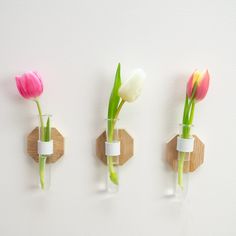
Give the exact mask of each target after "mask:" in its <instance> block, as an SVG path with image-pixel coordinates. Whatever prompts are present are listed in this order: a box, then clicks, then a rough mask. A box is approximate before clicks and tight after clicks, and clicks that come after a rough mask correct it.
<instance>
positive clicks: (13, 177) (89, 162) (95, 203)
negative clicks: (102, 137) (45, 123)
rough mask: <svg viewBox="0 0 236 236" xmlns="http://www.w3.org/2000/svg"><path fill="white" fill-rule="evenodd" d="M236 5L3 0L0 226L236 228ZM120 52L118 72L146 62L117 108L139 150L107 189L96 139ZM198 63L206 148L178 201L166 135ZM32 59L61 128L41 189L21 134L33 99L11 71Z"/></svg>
mask: <svg viewBox="0 0 236 236" xmlns="http://www.w3.org/2000/svg"><path fill="white" fill-rule="evenodd" d="M235 13H236V2H235V1H234V0H215V1H211V0H209V1H204V0H198V1H194V0H191V1H190V0H185V1H184V0H180V1H170V0H165V1H156V0H150V1H144V0H130V1H127V0H126V1H125V0H120V1H113V0H101V1H91V0H90V1H88V0H87V1H85V0H84V1H82V0H80V1H78V0H71V1H62V0H59V1H56V0H52V1H46V0H41V1H35V0H18V1H17V0H1V1H0V30H1V34H0V68H1V69H0V90H1V91H0V108H1V111H0V130H1V132H0V142H1V170H0V235H1V236H13V235H22V236H23V235H24V236H28V235H29V236H31V235H34V236H42V235H44V236H51V235H57V236H64V235H70V236H75V235H77V236H78V235H79V236H95V235H99V236H100V235H101V236H110V235H112V236H145V235H148V236H156V235H167V236H170V235H176V236H177V235H178V236H180V235H181V236H199V235H201V236H203V235H204V236H222V235H226V236H233V235H236V227H235V218H236V190H235V189H236V188H235V185H236V171H235V166H236V157H235V151H234V149H233V148H234V147H235V138H234V137H235V131H236V128H235V121H236V108H235V107H236V106H235V98H236V97H235V96H236V95H235V87H236V82H235V81H236V80H235V74H236V63H235V55H236V46H235V42H236V31H235V27H236V15H235ZM118 62H121V64H122V75H123V78H125V77H126V75H127V74H129V73H130V71H131V70H132V69H134V68H136V67H142V68H143V69H144V70H145V71H146V73H147V82H146V86H145V89H144V93H143V94H142V97H141V98H140V99H139V100H138V101H137V102H136V103H135V104H131V105H126V106H125V107H124V109H123V111H122V113H121V116H120V118H121V122H120V125H121V126H123V127H125V128H126V129H127V130H128V131H129V132H130V134H132V136H133V137H134V139H135V156H134V158H133V159H132V160H130V161H129V163H128V164H127V165H125V166H124V167H122V168H121V187H120V192H119V193H118V194H117V196H115V197H108V196H107V195H106V194H105V193H104V192H103V191H102V188H101V186H102V184H103V182H104V175H105V167H104V166H103V165H102V164H101V163H100V162H99V161H98V160H97V159H96V158H95V155H94V153H95V139H96V137H97V136H98V135H99V134H100V132H101V131H102V130H103V128H104V125H105V124H104V121H103V119H104V118H105V117H106V110H107V102H108V98H109V93H110V90H111V86H112V83H113V78H114V73H115V69H116V64H117V63H118ZM196 68H199V69H205V68H208V69H209V71H210V74H211V77H212V80H211V85H210V86H211V87H210V91H209V94H208V96H207V98H206V99H205V101H203V102H202V103H201V104H198V105H197V109H196V115H195V126H196V133H197V134H198V135H199V136H200V137H201V138H202V140H203V141H204V142H205V144H206V153H205V158H206V159H205V163H204V165H203V166H202V167H201V168H200V169H199V170H197V171H196V172H195V173H193V174H192V175H191V177H190V189H189V193H188V198H187V199H186V201H185V202H184V203H183V204H179V203H174V202H173V201H171V199H169V198H167V197H166V196H165V194H166V191H167V190H168V187H169V183H170V180H171V178H172V174H171V172H170V171H169V169H168V167H167V165H166V163H165V161H164V143H165V142H166V141H167V140H168V139H169V138H170V137H171V136H172V135H173V134H175V133H176V132H177V130H178V123H179V122H180V121H181V116H182V110H183V101H184V92H185V91H184V90H185V83H186V80H187V78H188V76H189V75H190V73H191V72H192V71H193V70H194V69H196ZM31 69H36V70H38V71H39V72H40V73H41V74H42V75H43V79H44V84H45V91H44V94H43V96H42V98H41V101H42V105H43V109H44V111H45V112H50V113H52V114H53V116H54V123H55V124H56V126H57V127H58V128H59V129H60V130H61V132H63V134H64V136H65V138H66V154H65V156H64V158H63V159H62V160H61V161H59V162H58V163H56V164H55V165H54V166H53V168H52V187H51V189H50V191H49V192H46V193H44V194H43V193H41V192H40V191H39V190H38V189H36V188H35V178H36V177H37V169H36V166H35V164H34V162H33V161H32V160H31V159H30V158H29V157H28V156H27V154H26V144H25V140H26V135H27V133H28V132H30V131H31V129H33V128H34V127H35V125H36V124H37V116H36V114H37V111H36V108H35V106H34V104H33V103H31V102H29V101H25V100H23V99H21V98H20V96H19V95H18V92H17V90H16V87H15V82H14V76H15V75H16V74H19V73H22V72H23V71H25V70H31Z"/></svg>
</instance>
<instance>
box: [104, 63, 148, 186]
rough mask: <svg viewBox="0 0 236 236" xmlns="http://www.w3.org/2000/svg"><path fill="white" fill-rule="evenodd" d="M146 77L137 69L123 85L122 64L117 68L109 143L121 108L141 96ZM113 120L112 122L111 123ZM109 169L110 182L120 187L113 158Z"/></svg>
mask: <svg viewBox="0 0 236 236" xmlns="http://www.w3.org/2000/svg"><path fill="white" fill-rule="evenodd" d="M145 77H146V75H145V73H144V71H143V70H142V69H136V70H134V72H133V73H132V74H131V76H130V78H128V79H127V81H126V82H125V83H124V84H122V82H121V75H120V64H118V66H117V70H116V76H115V82H114V86H113V89H112V93H111V96H110V100H109V106H108V120H109V121H108V141H109V142H112V141H113V133H114V129H115V123H116V120H117V119H118V116H119V113H120V111H121V108H122V107H123V105H124V104H125V102H134V101H135V100H136V99H137V98H138V97H139V96H140V94H141V91H142V88H143V83H144V79H145ZM111 120H112V122H111ZM108 167H109V173H110V180H111V181H112V182H113V183H114V184H116V185H118V176H117V173H116V172H115V169H114V166H113V162H112V157H108Z"/></svg>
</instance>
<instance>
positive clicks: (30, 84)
mask: <svg viewBox="0 0 236 236" xmlns="http://www.w3.org/2000/svg"><path fill="white" fill-rule="evenodd" d="M15 79H16V86H17V89H18V91H19V93H20V95H21V96H22V97H23V98H25V99H30V100H32V101H34V102H35V103H36V105H37V109H38V113H39V118H40V126H41V127H40V130H41V137H40V139H41V141H49V140H47V139H48V133H49V132H50V125H49V124H50V120H49V118H48V120H47V125H46V126H45V125H44V122H43V116H42V110H41V106H40V102H39V96H40V95H41V94H42V93H43V83H42V80H41V76H40V75H39V74H38V73H37V72H34V71H29V72H26V73H24V74H23V75H21V76H16V77H15ZM46 158H47V157H46V156H39V175H40V183H41V187H42V189H44V185H45V183H44V176H45V163H46Z"/></svg>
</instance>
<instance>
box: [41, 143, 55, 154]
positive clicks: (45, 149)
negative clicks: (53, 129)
mask: <svg viewBox="0 0 236 236" xmlns="http://www.w3.org/2000/svg"><path fill="white" fill-rule="evenodd" d="M38 154H39V155H51V154H53V140H51V141H48V142H43V141H40V140H38Z"/></svg>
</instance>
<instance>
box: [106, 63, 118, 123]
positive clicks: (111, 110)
mask: <svg viewBox="0 0 236 236" xmlns="http://www.w3.org/2000/svg"><path fill="white" fill-rule="evenodd" d="M120 86H121V77H120V63H119V64H118V66H117V69H116V76H115V81H114V85H113V89H112V92H111V96H110V100H109V106H108V119H114V117H115V114H116V110H117V107H118V105H119V102H120V96H119V95H118V92H119V88H120Z"/></svg>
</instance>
